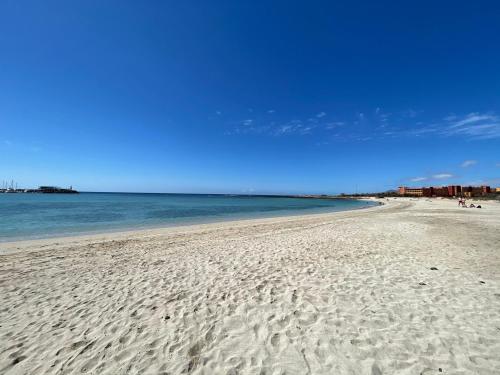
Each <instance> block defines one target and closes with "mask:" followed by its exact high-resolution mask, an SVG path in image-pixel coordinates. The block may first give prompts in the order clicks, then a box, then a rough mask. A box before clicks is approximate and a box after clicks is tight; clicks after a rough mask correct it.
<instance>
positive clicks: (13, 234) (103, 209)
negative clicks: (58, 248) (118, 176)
mask: <svg viewBox="0 0 500 375" xmlns="http://www.w3.org/2000/svg"><path fill="white" fill-rule="evenodd" d="M373 204H374V203H372V202H367V201H359V200H349V199H308V198H289V197H279V196H255V195H250V196H249V195H216V194H139V193H80V194H27V193H18V194H0V241H3V242H5V241H14V240H26V239H39V238H49V237H59V236H72V235H79V234H92V233H103V232H112V231H122V230H123V231H126V230H137V229H147V228H156V227H166V226H177V225H187V224H200V223H210V222H217V221H227V220H239V219H253V218H266V217H277V216H289V215H304V214H315V213H326V212H335V211H345V210H354V209H360V208H365V207H369V206H371V205H373Z"/></svg>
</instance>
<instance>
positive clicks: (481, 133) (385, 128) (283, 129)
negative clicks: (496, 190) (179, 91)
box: [226, 107, 500, 166]
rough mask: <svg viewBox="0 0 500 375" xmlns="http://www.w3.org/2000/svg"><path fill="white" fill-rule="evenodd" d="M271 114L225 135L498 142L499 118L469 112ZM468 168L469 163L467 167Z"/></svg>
mask: <svg viewBox="0 0 500 375" xmlns="http://www.w3.org/2000/svg"><path fill="white" fill-rule="evenodd" d="M274 112H275V111H274V110H273V109H270V110H267V111H264V112H262V113H261V115H260V116H259V114H258V112H255V113H254V115H252V118H250V119H246V120H240V121H236V122H232V123H230V124H233V126H235V127H236V129H234V130H233V131H228V132H226V134H249V133H254V134H261V135H268V136H276V135H290V134H298V135H303V134H313V133H314V134H318V135H321V136H322V137H327V138H328V140H329V141H334V140H335V141H337V142H338V141H366V140H382V139H398V138H405V137H420V138H429V137H434V138H436V137H461V138H466V139H468V140H482V139H493V138H500V117H499V116H498V115H496V114H495V113H494V112H485V113H479V112H472V113H469V114H465V115H458V114H455V113H453V114H450V115H448V116H443V117H442V118H441V119H439V120H432V119H431V120H426V119H425V118H422V116H420V113H421V112H422V111H421V110H413V109H412V110H406V111H399V112H394V113H389V112H385V111H383V109H382V108H380V107H377V108H376V109H375V110H374V111H372V112H357V113H355V114H354V115H353V116H352V117H351V118H350V119H348V118H337V119H330V118H329V119H328V120H327V117H326V112H319V113H317V114H316V115H314V116H311V117H309V118H307V117H306V118H302V119H300V118H299V119H294V120H288V121H286V120H285V121H281V122H279V121H270V117H269V116H264V115H266V114H270V113H274ZM328 117H330V116H328ZM417 119H418V121H417ZM234 124H235V125H234ZM334 132H335V134H334ZM471 165H472V164H470V163H469V165H468V166H471Z"/></svg>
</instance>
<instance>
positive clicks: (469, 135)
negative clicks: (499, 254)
mask: <svg viewBox="0 0 500 375" xmlns="http://www.w3.org/2000/svg"><path fill="white" fill-rule="evenodd" d="M332 3H334V4H332ZM499 46H500V3H498V2H496V1H477V2H470V1H467V2H466V1H461V2H460V1H454V2H446V1H442V2H435V1H432V2H431V1H420V2H396V1H392V2H384V1H378V2H373V1H365V2H361V1H357V2H356V1H345V2H341V1H339V2H329V1H308V2H303V1H302V2H294V1H210V2H208V1H196V2H195V1H180V2H174V1H144V2H137V1H115V2H113V1H71V2H68V1H50V0H49V1H14V0H11V1H2V2H1V3H0V156H1V157H0V180H3V179H8V180H10V179H15V180H16V181H18V183H19V184H20V185H22V186H29V187H33V186H37V185H42V184H56V185H61V186H66V185H73V186H74V187H75V188H78V189H80V190H84V191H85V190H86V191H144V192H200V193H205V192H214V193H243V192H244V193H341V192H355V191H380V190H387V189H392V188H395V187H397V186H398V185H401V184H406V185H421V184H425V185H441V184H448V183H462V184H471V183H472V184H480V183H488V184H492V185H499V186H500V68H499V67H500V47H499Z"/></svg>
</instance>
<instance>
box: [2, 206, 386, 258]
mask: <svg viewBox="0 0 500 375" xmlns="http://www.w3.org/2000/svg"><path fill="white" fill-rule="evenodd" d="M305 199H316V198H305ZM357 200H363V201H368V202H377V204H374V205H373V206H367V207H359V208H352V209H348V210H342V211H331V212H321V213H303V214H290V215H279V216H269V217H257V218H239V219H232V218H230V219H227V220H223V219H222V220H216V221H208V222H199V223H196V222H195V223H181V224H172V225H159V226H151V227H148V228H141V229H132V228H131V229H117V230H114V229H110V230H108V231H92V232H82V233H74V234H68V235H64V234H63V235H61V234H57V235H54V236H48V237H42V238H28V239H13V240H6V241H3V240H2V241H0V256H2V255H5V254H12V253H15V252H18V251H23V250H25V249H26V248H27V247H36V246H49V245H51V244H54V243H58V244H61V243H67V242H74V241H78V240H84V241H93V240H102V241H107V240H112V239H113V238H120V239H122V238H127V237H134V236H145V235H153V236H154V235H157V234H168V232H172V233H174V232H177V231H182V230H183V229H186V230H197V229H201V228H203V227H205V226H206V227H207V228H210V227H211V226H218V225H229V226H231V225H238V224H243V225H244V224H248V225H252V224H260V223H261V221H262V223H265V222H268V221H273V220H293V219H297V220H300V219H303V218H307V217H321V216H328V215H336V214H342V213H348V212H358V211H366V210H372V209H376V208H380V207H382V206H384V205H386V204H387V203H388V202H383V201H382V200H381V199H375V198H359V199H357Z"/></svg>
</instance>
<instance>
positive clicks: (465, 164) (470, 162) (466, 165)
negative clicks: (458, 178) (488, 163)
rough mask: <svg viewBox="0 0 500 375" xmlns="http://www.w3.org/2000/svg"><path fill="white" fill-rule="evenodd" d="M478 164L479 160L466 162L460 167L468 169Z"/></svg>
mask: <svg viewBox="0 0 500 375" xmlns="http://www.w3.org/2000/svg"><path fill="white" fill-rule="evenodd" d="M475 164H477V160H465V161H464V162H463V163H462V164H461V165H460V166H461V167H462V168H468V167H471V166H473V165H475Z"/></svg>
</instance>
